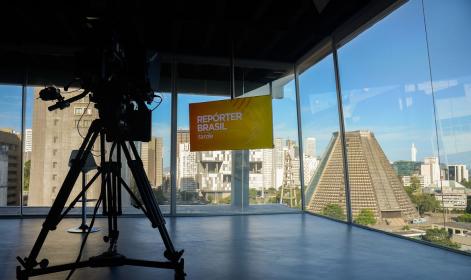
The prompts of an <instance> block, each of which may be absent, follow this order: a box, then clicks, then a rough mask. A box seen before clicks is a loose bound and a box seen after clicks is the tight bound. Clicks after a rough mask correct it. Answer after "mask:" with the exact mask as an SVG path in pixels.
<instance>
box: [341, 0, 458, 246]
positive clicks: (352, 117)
mask: <svg viewBox="0 0 471 280" xmlns="http://www.w3.org/2000/svg"><path fill="white" fill-rule="evenodd" d="M425 2H426V3H427V1H425ZM447 5H448V3H447ZM439 14H440V15H441V14H442V10H440V12H439ZM436 17H438V14H437V15H436ZM440 17H441V19H438V18H436V20H437V22H438V21H439V22H440V25H441V24H443V23H444V21H443V17H442V16H440ZM450 32H452V31H451V30H450ZM441 39H442V38H440V40H441ZM448 46H449V42H447V48H448ZM448 52H449V51H448V50H447V51H446V53H448ZM427 58H428V53H427V41H426V34H425V28H424V18H423V13H422V2H421V1H410V2H407V3H406V4H404V5H403V6H402V7H400V8H399V9H398V10H396V11H395V12H394V13H392V14H391V15H389V16H388V17H386V18H385V19H383V20H382V21H380V22H379V23H377V24H376V25H374V26H373V27H371V28H370V29H368V30H367V31H365V32H363V33H362V34H360V35H359V36H358V37H357V38H355V39H353V40H352V41H351V42H349V43H348V44H346V45H344V46H343V47H341V48H340V49H339V51H338V59H339V65H340V78H341V85H342V94H343V96H342V100H343V110H344V111H343V114H344V121H345V129H346V135H345V136H346V142H347V143H346V145H347V151H348V152H347V154H348V158H347V160H348V171H349V184H350V189H351V202H352V213H353V222H354V223H357V224H360V225H364V226H368V227H374V228H377V229H380V230H385V231H388V232H392V233H395V234H399V235H402V236H407V237H412V238H417V239H422V240H425V241H430V242H434V243H437V244H440V245H445V246H450V247H454V246H459V245H455V243H454V241H451V240H450V238H449V237H446V236H447V234H444V235H440V234H439V233H438V235H437V232H436V230H434V229H437V228H439V227H442V228H443V226H444V224H443V223H444V222H445V217H444V214H443V211H442V202H443V203H446V200H447V199H454V198H455V197H454V196H453V197H452V196H448V195H447V194H444V193H441V189H440V184H441V182H442V179H443V178H445V177H446V174H447V166H446V165H444V164H443V163H441V162H440V157H439V156H440V154H439V153H438V146H437V134H436V129H437V127H436V125H435V117H436V116H435V108H434V101H435V103H436V104H437V102H441V101H440V100H439V99H438V98H437V97H436V96H435V100H434V95H433V91H432V88H431V80H430V72H429V71H430V68H429V64H428V59H427ZM460 59H465V58H461V57H460ZM432 61H433V59H432ZM443 67H446V68H447V69H452V67H450V65H448V64H447V65H446V66H445V65H442V66H441V67H439V68H443ZM453 83H454V82H453V81H452V80H446V81H444V82H442V84H443V88H444V89H447V88H452V87H454V86H453ZM462 103H463V102H462ZM437 105H438V104H437ZM438 106H441V105H438ZM438 108H440V107H437V109H438ZM451 123H453V122H450V124H451ZM438 128H440V126H439V127H438ZM457 163H461V162H457ZM454 172H455V171H454ZM456 172H457V171H456ZM437 230H439V229H437ZM439 235H440V236H439ZM437 238H438V239H440V240H438V239H437Z"/></svg>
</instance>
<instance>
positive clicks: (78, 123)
mask: <svg viewBox="0 0 471 280" xmlns="http://www.w3.org/2000/svg"><path fill="white" fill-rule="evenodd" d="M89 106H90V101H88V104H87V107H86V108H85V109H84V110H83V112H82V115H81V116H80V118H79V120H78V122H77V125H76V127H77V132H78V134H79V135H80V137H82V139H85V137H83V135H82V133H80V129H79V126H80V122H81V121H82V118H83V116H84V115H85V112H87V110H88V107H89Z"/></svg>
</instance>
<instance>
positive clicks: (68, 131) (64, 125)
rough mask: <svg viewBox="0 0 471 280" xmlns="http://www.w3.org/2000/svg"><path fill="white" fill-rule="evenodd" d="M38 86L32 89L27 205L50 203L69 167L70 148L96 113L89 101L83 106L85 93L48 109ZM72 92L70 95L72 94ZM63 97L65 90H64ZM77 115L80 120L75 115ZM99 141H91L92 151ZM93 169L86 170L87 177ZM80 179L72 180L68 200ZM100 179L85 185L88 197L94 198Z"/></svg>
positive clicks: (74, 194)
mask: <svg viewBox="0 0 471 280" xmlns="http://www.w3.org/2000/svg"><path fill="white" fill-rule="evenodd" d="M39 90H40V89H38V88H37V89H35V91H34V98H33V99H34V106H33V127H32V131H34V133H33V136H32V153H31V173H30V187H29V196H28V205H29V206H50V205H51V204H52V203H53V201H54V200H55V198H56V196H57V193H58V192H59V189H60V187H61V185H62V183H63V181H64V178H65V176H66V175H67V172H68V171H69V164H68V163H69V159H70V155H71V151H72V150H75V149H78V148H79V147H80V144H81V143H82V141H83V139H82V136H83V137H84V136H85V135H86V133H87V131H88V128H89V127H90V124H91V122H92V121H93V120H94V119H95V118H97V117H98V111H97V110H96V109H95V108H93V103H92V104H90V105H89V107H88V108H87V104H88V103H89V100H88V96H87V97H84V98H82V99H81V100H79V101H77V102H74V103H72V104H71V106H70V107H69V108H66V109H64V110H55V111H53V112H49V111H48V110H47V106H49V105H51V104H50V103H48V102H44V101H41V100H40V99H39V98H38V95H39ZM76 94H77V93H76V92H74V93H73V94H70V95H71V96H73V95H76ZM64 95H65V97H66V98H67V95H69V94H67V93H64ZM80 118H81V120H80V122H79V119H80ZM98 142H99V141H97V143H95V146H94V152H93V153H94V154H99V152H100V148H99V143H98ZM93 174H94V171H91V172H89V173H88V174H87V181H88V180H90V179H91V177H92V176H93ZM81 187H82V186H81V180H78V182H77V183H76V184H75V186H74V189H73V191H72V194H71V197H70V198H69V201H70V200H72V199H73V198H74V197H75V196H76V195H78V193H79V192H80V190H81ZM99 191H100V179H98V180H97V181H96V182H95V183H94V184H93V185H92V186H91V188H90V189H89V191H88V193H87V195H88V198H98V196H99Z"/></svg>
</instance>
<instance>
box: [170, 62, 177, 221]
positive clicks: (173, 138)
mask: <svg viewBox="0 0 471 280" xmlns="http://www.w3.org/2000/svg"><path fill="white" fill-rule="evenodd" d="M176 75H177V64H176V62H175V60H173V61H172V64H171V74H170V76H171V77H170V79H171V103H172V109H171V113H170V114H171V118H170V119H171V125H170V142H171V143H170V215H171V216H175V215H176V214H177V104H178V96H177V94H178V92H177V77H176Z"/></svg>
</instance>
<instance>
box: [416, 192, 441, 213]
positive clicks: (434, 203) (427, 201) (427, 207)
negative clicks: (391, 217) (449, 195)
mask: <svg viewBox="0 0 471 280" xmlns="http://www.w3.org/2000/svg"><path fill="white" fill-rule="evenodd" d="M412 202H413V203H414V204H415V205H416V206H417V209H418V210H419V214H420V215H423V214H424V213H425V212H435V211H436V210H438V209H439V208H440V202H439V201H438V200H436V199H435V196H433V195H431V194H422V193H421V194H415V195H414V196H413V197H412Z"/></svg>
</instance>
